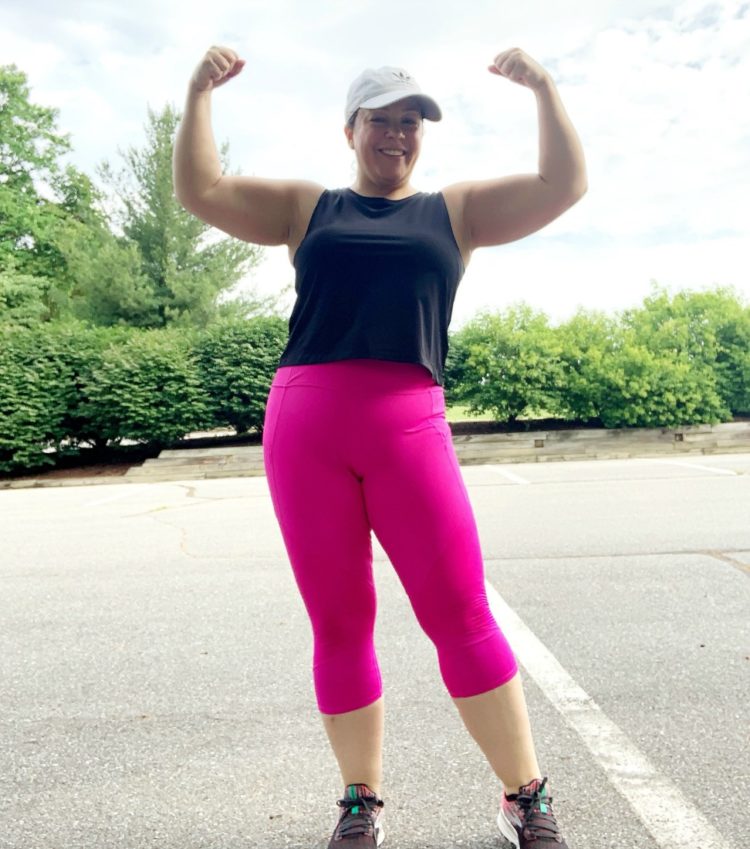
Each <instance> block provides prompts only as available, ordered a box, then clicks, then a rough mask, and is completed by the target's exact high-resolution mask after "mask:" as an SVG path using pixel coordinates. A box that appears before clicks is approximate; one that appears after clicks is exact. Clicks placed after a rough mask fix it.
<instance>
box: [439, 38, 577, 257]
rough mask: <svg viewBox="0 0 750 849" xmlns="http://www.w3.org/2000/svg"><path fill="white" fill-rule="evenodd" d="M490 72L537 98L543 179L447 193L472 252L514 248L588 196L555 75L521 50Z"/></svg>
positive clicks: (465, 186) (478, 184)
mask: <svg viewBox="0 0 750 849" xmlns="http://www.w3.org/2000/svg"><path fill="white" fill-rule="evenodd" d="M489 70H490V71H491V72H492V73H494V74H496V75H498V76H501V77H506V78H507V79H510V80H512V81H513V82H516V83H518V84H520V85H524V86H526V87H527V88H530V89H531V90H532V91H533V92H534V94H535V95H536V101H537V114H538V116H539V173H538V174H516V175H512V176H508V177H498V178H495V179H490V180H477V181H469V182H465V183H457V184H455V185H453V186H448V187H447V188H446V189H445V190H444V195H445V197H446V202H448V203H449V204H450V206H451V208H452V210H453V215H454V217H455V218H456V219H457V221H456V224H457V228H458V230H459V231H460V237H461V240H462V242H463V244H464V245H466V246H467V248H468V250H473V249H474V248H478V247H482V246H488V245H500V244H503V243H505V242H512V241H514V240H515V239H520V238H522V237H523V236H527V235H529V234H530V233H533V232H535V231H536V230H539V229H540V228H541V227H544V226H545V225H546V224H549V223H550V221H553V220H554V219H555V218H557V217H558V216H559V215H560V214H561V213H563V212H564V211H565V210H566V209H568V208H569V207H571V206H572V205H573V204H574V203H576V201H578V200H579V199H580V198H581V197H582V196H583V195H584V194H585V192H586V188H587V182H586V163H585V160H584V156H583V149H582V147H581V143H580V141H579V139H578V134H577V133H576V131H575V129H574V127H573V125H572V123H571V121H570V118H569V117H568V114H567V112H566V111H565V107H564V106H563V103H562V100H561V99H560V94H559V92H558V91H557V87H556V86H555V84H554V82H553V81H552V78H551V77H550V75H549V74H548V73H547V71H545V69H544V68H543V67H542V66H541V65H540V64H539V63H537V62H535V61H534V60H533V59H532V58H531V57H530V56H528V55H527V54H526V53H524V52H523V51H522V50H519V49H518V48H513V49H511V50H506V51H504V52H503V53H500V54H499V55H498V56H497V58H496V59H495V61H494V63H493V64H492V65H490V67H489Z"/></svg>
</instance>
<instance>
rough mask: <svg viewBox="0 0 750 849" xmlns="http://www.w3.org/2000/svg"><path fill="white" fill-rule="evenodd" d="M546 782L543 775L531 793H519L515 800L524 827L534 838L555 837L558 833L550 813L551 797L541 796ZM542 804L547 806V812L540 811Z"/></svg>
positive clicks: (558, 830)
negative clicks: (542, 778) (519, 809)
mask: <svg viewBox="0 0 750 849" xmlns="http://www.w3.org/2000/svg"><path fill="white" fill-rule="evenodd" d="M546 783H547V779H546V777H545V778H544V780H543V781H542V783H541V784H540V785H539V786H538V787H537V788H536V790H534V792H533V793H531V794H528V793H519V794H518V799H517V800H516V801H517V802H518V805H519V807H520V808H521V809H522V810H523V826H524V829H528V831H529V836H530V837H533V838H534V839H535V840H536V839H540V838H541V839H549V838H555V837H557V836H558V835H559V834H560V829H559V828H558V827H557V823H556V822H555V817H554V815H553V813H552V797H551V796H544V797H543V796H542V790H544V785H545V784H546ZM542 805H545V806H546V807H547V808H548V813H544V812H543V811H542V809H541V806H542ZM545 832H546V833H545Z"/></svg>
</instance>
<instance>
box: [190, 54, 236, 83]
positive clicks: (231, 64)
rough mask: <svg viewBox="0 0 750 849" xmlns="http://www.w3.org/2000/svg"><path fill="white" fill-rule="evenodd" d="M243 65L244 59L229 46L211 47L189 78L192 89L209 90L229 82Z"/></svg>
mask: <svg viewBox="0 0 750 849" xmlns="http://www.w3.org/2000/svg"><path fill="white" fill-rule="evenodd" d="M244 67H245V60H244V59H240V58H239V56H237V54H236V53H235V52H234V50H231V49H230V48H229V47H216V46H214V47H212V48H211V49H210V50H209V51H208V52H207V53H206V55H205V56H204V57H203V59H201V61H200V64H199V65H198V67H197V68H196V69H195V71H193V76H192V77H191V78H190V87H191V88H192V89H193V91H196V92H200V91H211V90H212V89H215V88H218V87H219V86H222V85H224V83H226V82H229V80H231V79H232V77H236V76H237V74H239V73H240V71H241V70H242V69H243V68H244Z"/></svg>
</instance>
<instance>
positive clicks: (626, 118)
mask: <svg viewBox="0 0 750 849" xmlns="http://www.w3.org/2000/svg"><path fill="white" fill-rule="evenodd" d="M214 44H216V45H223V46H227V47H231V48H232V49H233V50H235V51H236V52H237V53H238V54H239V56H240V57H241V58H243V59H245V60H246V62H247V64H246V66H245V68H244V70H243V72H242V73H241V74H240V75H239V76H238V77H236V78H235V79H233V80H231V81H230V82H229V83H228V84H226V85H225V86H223V87H222V88H220V89H219V90H217V91H216V92H214V94H213V105H212V109H213V128H214V135H215V137H216V140H217V143H219V144H220V143H222V142H225V141H226V142H228V143H229V149H230V165H231V168H232V170H233V171H239V172H241V173H245V174H254V175H257V176H262V177H278V178H301V179H309V180H314V181H316V182H318V183H321V184H323V185H324V186H327V187H329V188H337V187H342V186H347V185H350V184H351V183H352V181H353V177H354V154H353V152H352V151H351V150H350V149H349V148H348V147H347V145H346V141H345V138H344V134H343V123H344V116H343V111H344V101H345V97H346V90H347V88H348V86H349V83H350V82H351V80H352V79H353V78H354V77H356V76H357V75H358V74H359V73H360V71H361V70H363V69H364V68H366V67H379V66H381V65H395V66H398V67H403V68H406V69H408V70H409V72H410V73H411V74H412V75H413V76H414V77H416V79H417V81H418V82H419V84H420V85H421V87H422V89H423V91H425V92H426V93H427V94H429V95H430V96H432V97H433V98H434V99H436V100H437V101H438V103H439V104H440V105H441V107H442V110H443V115H444V118H443V120H442V121H441V122H439V123H431V122H426V124H427V127H426V134H425V140H424V145H423V150H422V155H421V157H420V160H419V162H418V163H417V167H416V170H415V172H414V180H413V182H414V184H415V185H416V187H417V188H418V189H420V190H423V191H439V190H440V189H441V188H442V187H444V186H447V185H450V184H451V183H455V182H459V181H463V180H471V179H487V178H490V177H496V176H504V175H508V174H513V173H530V172H535V171H536V169H537V156H538V137H537V115H536V101H535V97H534V94H533V92H531V91H530V90H528V89H526V88H524V87H522V86H519V85H516V84H514V83H512V82H510V81H508V80H506V79H502V78H500V77H496V76H494V75H492V74H490V73H489V72H488V71H487V65H488V64H489V63H490V62H491V61H492V60H493V58H494V57H495V56H496V55H497V54H498V53H500V52H501V51H502V50H505V49H507V48H509V47H519V48H521V49H522V50H524V51H525V52H526V53H528V54H529V55H530V56H531V57H532V58H534V59H535V60H536V61H537V62H539V63H540V64H542V66H543V67H545V68H546V69H547V71H548V72H549V73H550V75H551V76H552V78H553V80H554V81H555V83H556V85H557V87H558V90H559V92H560V95H561V97H562V100H563V102H564V104H565V106H566V109H567V111H568V114H569V115H570V118H571V120H572V122H573V124H574V126H575V127H576V130H577V131H578V134H579V136H580V138H581V142H582V144H583V148H584V152H585V155H586V162H587V168H588V183H589V189H588V192H587V193H586V195H585V196H584V197H583V198H582V199H581V200H580V201H579V202H578V203H577V204H576V205H575V206H574V207H572V208H571V209H570V210H568V211H567V212H565V213H564V214H563V215H562V216H560V217H559V218H558V219H557V220H556V221H554V222H553V223H551V224H549V225H548V226H547V227H545V228H543V229H542V230H540V231H539V232H537V233H535V234H533V235H531V236H527V237H526V238H524V239H521V240H518V241H516V242H513V243H511V244H508V245H503V246H498V247H492V248H481V249H479V250H477V251H475V253H474V255H473V257H472V259H471V262H470V263H469V266H468V268H467V270H466V274H465V275H464V278H463V280H462V281H461V284H460V286H459V289H458V293H457V296H456V302H455V305H454V311H453V321H452V324H451V329H454V330H455V329H458V328H459V327H460V326H462V325H463V324H465V323H466V321H468V320H469V319H471V318H472V316H474V315H475V314H476V313H477V312H478V311H480V310H502V309H505V308H506V307H508V306H510V305H512V304H514V303H518V302H520V301H523V302H525V303H527V304H530V305H531V306H532V307H533V308H534V309H536V310H539V311H541V312H544V313H546V315H547V316H548V317H549V318H550V320H551V322H552V323H559V322H562V321H565V320H566V319H567V318H569V317H570V316H571V315H573V314H574V313H575V312H576V310H577V309H579V308H581V307H582V308H585V309H587V310H601V311H604V312H607V313H610V314H614V313H616V312H618V311H620V310H623V309H627V308H630V307H635V306H638V305H639V304H640V303H642V301H643V298H644V297H646V296H648V294H649V293H650V291H651V288H652V281H656V282H657V283H658V284H659V285H661V286H663V287H665V288H667V289H668V290H669V291H671V292H677V291H680V290H684V289H691V290H702V289H706V288H713V287H715V286H719V285H721V286H730V287H733V288H734V289H735V291H736V292H737V293H738V294H739V296H740V298H741V299H742V300H743V301H744V302H745V303H750V273H749V272H748V268H749V267H750V262H749V260H750V201H749V200H748V197H749V196H750V192H749V191H748V190H749V189H750V0H720V2H707V0H678V2H671V3H669V2H660V0H580V2H575V0H573V2H566V3H561V2H557V0H526V2H524V3H519V2H517V0H514V2H508V1H507V0H466V2H464V3H455V2H452V0H450V2H449V0H401V2H399V3H387V4H384V3H382V2H381V1H380V0H378V2H376V0H315V2H311V0H213V2H212V3H210V4H207V3H205V2H201V3H198V2H194V0H174V1H173V0H151V2H146V0H129V2H128V3H123V2H121V0H113V1H112V2H101V0H82V2H75V0H0V64H3V65H7V64H15V65H17V67H18V68H20V69H21V70H22V71H24V72H25V73H26V74H27V76H28V80H29V85H30V87H31V99H32V100H33V101H34V102H36V103H39V104H42V105H44V106H52V107H55V108H56V109H58V110H59V115H58V128H59V129H60V130H61V131H63V132H69V133H70V138H71V142H72V145H73V151H72V152H71V154H69V155H68V157H67V159H68V160H69V161H70V162H72V163H73V164H74V165H76V167H78V168H79V169H81V170H83V171H84V172H86V173H87V174H88V175H89V176H90V177H92V178H95V169H96V166H97V165H98V164H99V163H101V162H102V161H104V160H107V161H109V162H110V163H112V164H113V165H119V164H122V159H121V157H120V152H121V151H124V150H126V149H127V148H128V147H130V146H135V147H143V146H144V143H145V132H144V126H145V124H146V121H147V110H148V108H149V107H150V108H152V109H155V110H160V109H162V108H163V107H164V106H165V105H166V104H168V103H169V104H172V105H174V106H176V107H177V108H178V109H182V107H183V104H184V99H185V94H186V92H187V85H188V81H189V79H190V76H191V74H192V72H193V70H194V68H195V67H196V65H197V64H198V63H199V62H200V60H201V58H202V56H203V55H204V53H205V52H206V50H207V49H208V48H209V47H211V45H214ZM293 279H294V275H293V269H292V267H291V265H290V264H289V261H288V257H287V252H286V248H285V247H275V248H266V249H265V258H264V261H263V262H262V263H261V264H260V266H258V267H257V268H256V269H255V270H254V271H253V272H252V274H251V275H250V277H249V278H248V279H247V280H245V281H243V283H242V284H241V286H240V289H239V290H238V291H247V292H252V291H254V292H256V293H258V294H269V293H277V292H280V291H281V290H282V289H283V287H285V286H288V284H290V283H292V282H293ZM293 303H294V292H293V290H290V291H289V292H288V293H287V295H286V296H285V299H284V300H282V307H283V308H284V309H286V311H287V314H288V313H289V312H291V308H292V305H293Z"/></svg>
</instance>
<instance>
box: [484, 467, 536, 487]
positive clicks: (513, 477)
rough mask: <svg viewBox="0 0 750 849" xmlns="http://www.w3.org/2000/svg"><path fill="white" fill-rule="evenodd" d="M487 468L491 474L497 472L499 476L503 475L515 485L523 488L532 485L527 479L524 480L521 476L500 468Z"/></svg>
mask: <svg viewBox="0 0 750 849" xmlns="http://www.w3.org/2000/svg"><path fill="white" fill-rule="evenodd" d="M487 468H488V469H489V470H490V471H491V472H495V473H496V474H498V475H502V476H503V477H504V478H507V479H508V480H509V481H513V483H517V484H519V485H521V486H527V485H529V484H531V481H527V480H526V478H522V477H521V475H517V474H515V473H514V472H509V471H508V470H507V469H501V468H499V467H498V466H487Z"/></svg>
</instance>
